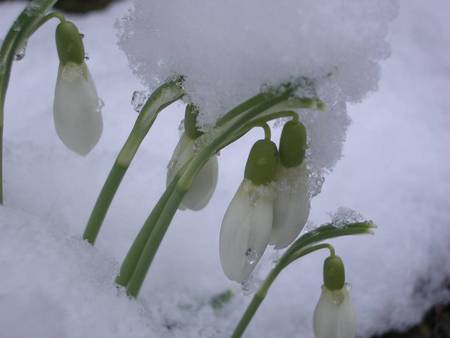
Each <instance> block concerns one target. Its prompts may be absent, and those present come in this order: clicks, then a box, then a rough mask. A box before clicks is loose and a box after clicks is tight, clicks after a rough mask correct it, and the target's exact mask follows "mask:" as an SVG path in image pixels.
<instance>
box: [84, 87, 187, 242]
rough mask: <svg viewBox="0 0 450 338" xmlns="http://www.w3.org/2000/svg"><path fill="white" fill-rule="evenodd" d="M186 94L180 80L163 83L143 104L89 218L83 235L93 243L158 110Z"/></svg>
mask: <svg viewBox="0 0 450 338" xmlns="http://www.w3.org/2000/svg"><path fill="white" fill-rule="evenodd" d="M183 95H184V91H183V89H182V88H181V87H180V83H179V81H178V79H176V80H172V81H170V82H168V83H165V84H163V85H162V86H161V87H159V88H158V89H156V90H155V91H154V92H153V94H152V95H151V96H150V97H149V98H148V100H147V102H146V103H145V105H144V107H143V108H142V110H141V112H140V113H139V116H138V118H137V120H136V122H135V124H134V126H133V129H132V130H131V133H130V135H129V136H128V139H127V141H126V142H125V144H124V146H123V147H122V149H121V151H120V153H119V155H118V156H117V159H116V161H115V162H114V165H113V167H112V169H111V171H110V173H109V175H108V178H107V179H106V182H105V184H104V186H103V188H102V190H101V192H100V195H99V196H98V198H97V201H96V203H95V206H94V209H93V210H92V213H91V215H90V217H89V220H88V222H87V225H86V229H85V231H84V234H83V238H84V239H85V240H87V241H88V242H89V243H91V244H94V243H95V240H96V238H97V235H98V233H99V231H100V228H101V226H102V224H103V221H104V219H105V216H106V213H107V212H108V209H109V207H110V205H111V202H112V200H113V198H114V195H115V194H116V192H117V189H118V188H119V185H120V183H121V182H122V179H123V177H124V176H125V173H126V171H127V170H128V167H129V166H130V163H131V161H132V160H133V158H134V156H135V155H136V152H137V150H138V149H139V146H140V144H141V143H142V141H143V140H144V138H145V136H146V135H147V133H148V131H149V130H150V128H151V127H152V125H153V123H154V122H155V120H156V117H157V116H158V114H159V112H160V111H161V110H163V109H164V108H165V107H167V106H168V105H170V104H171V103H173V102H175V101H177V100H178V99H180V98H181V97H182V96H183Z"/></svg>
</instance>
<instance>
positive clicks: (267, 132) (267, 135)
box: [259, 122, 272, 141]
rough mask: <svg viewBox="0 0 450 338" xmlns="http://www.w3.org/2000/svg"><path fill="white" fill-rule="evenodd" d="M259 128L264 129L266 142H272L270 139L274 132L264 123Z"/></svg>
mask: <svg viewBox="0 0 450 338" xmlns="http://www.w3.org/2000/svg"><path fill="white" fill-rule="evenodd" d="M259 126H260V127H261V128H263V129H264V138H265V139H266V140H269V141H270V139H271V137H272V132H271V131H270V127H269V125H268V124H267V123H265V122H264V123H261V124H259Z"/></svg>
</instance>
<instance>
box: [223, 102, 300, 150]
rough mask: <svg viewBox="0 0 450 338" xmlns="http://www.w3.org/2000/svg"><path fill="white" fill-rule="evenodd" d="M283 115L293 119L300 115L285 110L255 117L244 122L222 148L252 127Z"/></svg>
mask: <svg viewBox="0 0 450 338" xmlns="http://www.w3.org/2000/svg"><path fill="white" fill-rule="evenodd" d="M282 117H292V118H293V119H295V118H298V115H297V113H295V112H292V111H283V112H278V113H272V114H268V115H265V116H263V117H260V118H257V119H253V120H251V121H249V122H247V123H246V124H244V125H243V126H242V127H241V128H240V129H239V130H238V131H237V132H236V133H235V134H234V135H233V136H232V137H231V138H230V139H229V140H227V141H226V142H225V143H224V144H223V145H222V146H221V147H220V149H223V148H225V147H226V146H228V145H229V144H231V143H233V142H236V141H237V140H238V139H240V138H241V137H242V136H244V135H245V134H247V133H248V132H249V131H250V129H252V128H254V127H257V126H261V125H262V124H264V123H267V122H269V121H272V120H275V119H279V118H282Z"/></svg>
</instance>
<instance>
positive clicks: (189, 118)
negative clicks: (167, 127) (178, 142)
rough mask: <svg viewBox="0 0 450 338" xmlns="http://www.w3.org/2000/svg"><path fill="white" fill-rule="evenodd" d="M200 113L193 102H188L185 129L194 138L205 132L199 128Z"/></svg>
mask: <svg viewBox="0 0 450 338" xmlns="http://www.w3.org/2000/svg"><path fill="white" fill-rule="evenodd" d="M198 113H199V111H198V109H197V107H195V106H194V105H193V104H188V105H187V106H186V112H185V114H184V131H185V133H186V135H187V136H188V137H189V138H190V139H192V140H195V139H196V138H198V137H200V136H201V135H202V134H203V132H201V131H200V130H198V128H197V117H198Z"/></svg>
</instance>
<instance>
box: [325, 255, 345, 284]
mask: <svg viewBox="0 0 450 338" xmlns="http://www.w3.org/2000/svg"><path fill="white" fill-rule="evenodd" d="M323 283H324V285H325V286H326V287H327V289H328V290H332V291H333V290H340V289H342V288H343V287H344V285H345V269H344V262H342V259H341V258H340V257H339V256H329V257H328V258H327V259H325V262H324V263H323Z"/></svg>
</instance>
